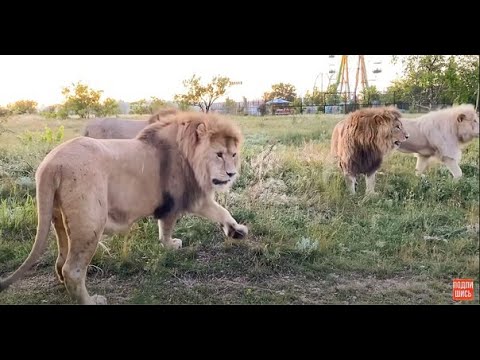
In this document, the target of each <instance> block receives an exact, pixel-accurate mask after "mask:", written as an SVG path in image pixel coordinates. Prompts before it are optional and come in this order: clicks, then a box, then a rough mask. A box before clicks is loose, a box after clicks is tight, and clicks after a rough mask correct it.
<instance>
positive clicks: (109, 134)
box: [83, 108, 178, 139]
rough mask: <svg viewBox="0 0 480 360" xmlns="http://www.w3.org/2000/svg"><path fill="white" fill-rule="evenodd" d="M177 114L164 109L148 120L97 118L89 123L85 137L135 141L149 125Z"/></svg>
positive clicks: (84, 132)
mask: <svg viewBox="0 0 480 360" xmlns="http://www.w3.org/2000/svg"><path fill="white" fill-rule="evenodd" d="M177 112H178V110H177V109H175V108H164V109H162V110H160V111H158V112H157V113H155V114H154V115H152V116H151V117H150V118H149V119H148V120H128V119H117V118H95V119H92V120H90V121H89V122H88V123H87V125H86V126H85V129H84V130H83V135H84V136H88V137H91V138H95V139H133V138H134V137H135V136H137V135H138V133H139V132H140V131H141V130H143V129H144V128H146V127H147V126H148V125H150V124H153V123H154V122H157V121H159V120H160V119H162V118H165V117H168V116H171V115H175V114H176V113H177Z"/></svg>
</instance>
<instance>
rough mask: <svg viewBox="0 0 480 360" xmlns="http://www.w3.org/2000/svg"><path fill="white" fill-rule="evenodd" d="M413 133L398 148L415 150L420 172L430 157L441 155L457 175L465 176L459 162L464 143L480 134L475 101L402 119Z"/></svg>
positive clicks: (406, 127) (440, 157)
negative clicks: (474, 105) (414, 117)
mask: <svg viewBox="0 0 480 360" xmlns="http://www.w3.org/2000/svg"><path fill="white" fill-rule="evenodd" d="M402 122H403V126H404V127H405V129H406V130H407V131H408V133H409V134H410V135H411V136H410V138H409V139H408V140H407V141H405V142H403V143H402V144H401V145H400V147H399V148H398V150H399V151H401V152H404V153H415V156H416V157H417V165H416V167H415V172H416V174H417V175H421V174H423V172H424V171H425V170H426V169H427V167H428V165H429V163H430V160H432V159H438V160H440V161H441V162H442V163H443V164H445V166H447V168H448V170H450V173H451V174H452V176H453V177H454V178H455V179H458V178H460V177H461V176H462V169H460V166H459V163H460V159H461V157H462V151H461V147H462V146H464V145H466V144H468V143H469V142H470V141H472V140H473V139H474V138H478V136H479V131H480V128H479V123H478V114H477V113H476V112H475V109H474V107H473V105H470V104H468V105H465V104H464V105H459V106H454V107H451V108H447V109H442V110H437V111H431V112H429V113H428V114H425V115H423V116H420V117H418V118H416V119H402Z"/></svg>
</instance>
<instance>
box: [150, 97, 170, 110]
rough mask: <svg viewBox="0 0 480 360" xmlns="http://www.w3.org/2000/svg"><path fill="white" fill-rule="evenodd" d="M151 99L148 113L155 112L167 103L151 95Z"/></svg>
mask: <svg viewBox="0 0 480 360" xmlns="http://www.w3.org/2000/svg"><path fill="white" fill-rule="evenodd" d="M151 99H152V100H151V101H150V114H153V113H155V112H157V111H158V110H160V109H161V108H163V107H165V106H166V105H167V102H166V101H165V100H162V99H159V98H157V97H155V96H152V97H151Z"/></svg>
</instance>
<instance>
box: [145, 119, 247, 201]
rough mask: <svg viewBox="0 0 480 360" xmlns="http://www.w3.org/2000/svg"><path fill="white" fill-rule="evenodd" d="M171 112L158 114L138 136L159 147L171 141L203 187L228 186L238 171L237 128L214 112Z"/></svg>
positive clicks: (224, 187) (241, 137) (238, 144)
mask: <svg viewBox="0 0 480 360" xmlns="http://www.w3.org/2000/svg"><path fill="white" fill-rule="evenodd" d="M171 115H173V116H162V117H160V118H159V120H158V121H156V122H155V123H154V124H152V125H150V126H149V127H148V128H146V129H145V130H144V131H143V132H142V133H141V134H139V138H140V139H145V140H146V139H149V140H147V141H148V142H150V143H155V142H157V143H158V142H162V144H163V145H161V146H160V147H163V148H165V144H167V146H169V145H168V144H171V143H172V142H175V146H174V148H176V149H179V151H180V155H181V156H182V158H184V159H185V160H186V163H188V165H189V167H190V168H191V169H192V171H193V176H194V177H195V179H196V182H197V183H198V185H199V186H200V188H201V189H202V190H203V191H206V192H210V191H212V190H213V191H225V190H227V189H229V188H230V187H231V186H232V184H233V183H234V181H235V180H236V179H237V177H238V173H239V171H240V147H241V144H242V142H243V136H242V133H241V131H240V128H239V127H238V126H237V125H236V124H235V123H234V122H233V121H232V120H231V119H229V118H226V117H222V116H220V115H218V114H212V113H207V114H205V113H199V112H178V111H177V112H175V113H173V114H171ZM152 137H154V138H156V139H157V140H156V141H155V140H154V141H152Z"/></svg>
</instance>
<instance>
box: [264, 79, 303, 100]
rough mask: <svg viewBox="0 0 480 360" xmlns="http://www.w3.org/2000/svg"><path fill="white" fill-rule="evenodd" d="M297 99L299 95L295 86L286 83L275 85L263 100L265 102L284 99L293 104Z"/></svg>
mask: <svg viewBox="0 0 480 360" xmlns="http://www.w3.org/2000/svg"><path fill="white" fill-rule="evenodd" d="M296 97H297V93H296V90H295V86H293V85H292V84H284V83H278V84H273V85H272V90H271V91H270V92H265V93H264V94H263V100H264V101H265V102H267V101H270V100H273V99H276V98H282V99H285V100H288V101H292V102H293V101H294V100H295V98H296Z"/></svg>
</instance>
